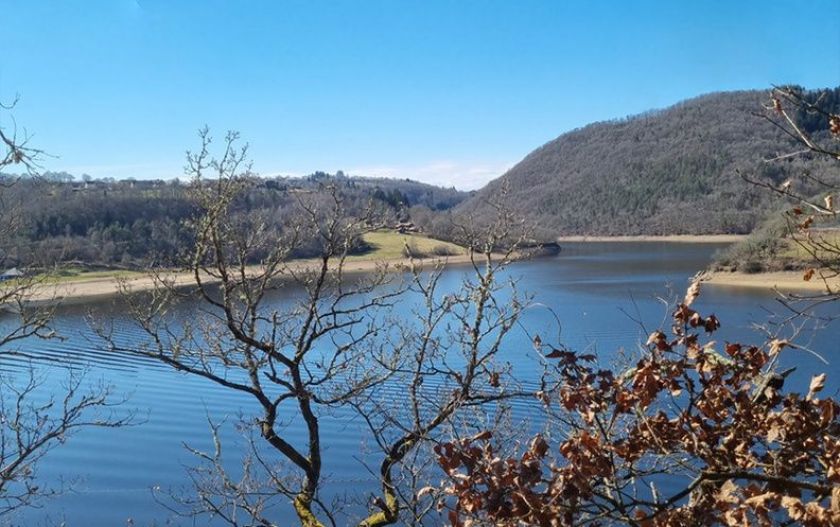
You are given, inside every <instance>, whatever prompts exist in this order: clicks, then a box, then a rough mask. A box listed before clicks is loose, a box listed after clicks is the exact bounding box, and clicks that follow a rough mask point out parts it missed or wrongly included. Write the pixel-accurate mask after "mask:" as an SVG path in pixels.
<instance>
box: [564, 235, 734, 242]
mask: <svg viewBox="0 0 840 527" xmlns="http://www.w3.org/2000/svg"><path fill="white" fill-rule="evenodd" d="M747 236H748V235H746V234H670V235H667V236H649V235H640V236H561V237H559V238H557V241H558V242H560V243H563V242H675V243H735V242H739V241H741V240H743V239H745V238H746V237H747Z"/></svg>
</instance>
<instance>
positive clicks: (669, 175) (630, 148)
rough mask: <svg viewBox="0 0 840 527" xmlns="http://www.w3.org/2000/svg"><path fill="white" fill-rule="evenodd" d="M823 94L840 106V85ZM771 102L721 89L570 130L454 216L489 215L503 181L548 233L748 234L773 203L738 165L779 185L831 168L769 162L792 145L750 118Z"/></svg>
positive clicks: (517, 204) (516, 204)
mask: <svg viewBox="0 0 840 527" xmlns="http://www.w3.org/2000/svg"><path fill="white" fill-rule="evenodd" d="M822 93H824V95H825V96H827V100H828V101H829V102H830V103H831V105H832V106H833V107H835V108H836V107H837V106H838V104H840V88H837V89H834V90H828V91H825V92H822ZM767 99H768V92H767V91H741V92H728V93H716V94H710V95H704V96H701V97H698V98H695V99H690V100H687V101H684V102H682V103H679V104H677V105H675V106H672V107H670V108H667V109H664V110H658V111H654V112H648V113H645V114H641V115H638V116H634V117H631V118H628V119H623V120H618V121H610V122H602V123H595V124H591V125H589V126H586V127H584V128H581V129H578V130H574V131H571V132H569V133H566V134H563V135H561V136H560V137H558V138H557V139H555V140H553V141H551V142H549V143H547V144H545V145H543V146H541V147H540V148H538V149H536V150H534V151H533V152H532V153H530V154H529V155H528V156H527V157H525V159H523V160H522V161H521V162H520V163H519V164H517V165H516V166H514V167H513V168H511V169H510V170H509V171H508V172H507V173H506V174H504V175H503V176H502V177H501V178H499V179H497V180H494V181H493V182H491V183H490V184H488V185H487V186H486V187H485V188H484V189H482V190H481V191H479V192H478V193H477V194H476V195H475V196H474V197H472V198H471V199H469V200H467V201H465V202H464V203H463V204H461V205H460V206H459V207H458V208H457V209H456V214H458V215H472V216H474V217H475V218H476V219H477V220H478V221H481V220H482V219H485V218H489V217H490V214H491V212H490V207H488V206H487V205H486V204H487V201H488V199H490V198H493V197H494V196H498V194H499V192H500V190H501V189H502V188H503V187H504V186H505V185H506V186H507V187H508V190H509V195H508V198H507V200H508V204H509V206H510V207H512V209H513V210H514V211H517V212H519V213H521V214H524V215H525V216H526V218H527V219H528V220H530V221H532V222H534V223H536V225H537V226H538V228H539V230H540V231H541V232H540V234H541V235H543V236H558V235H572V234H577V235H580V234H584V235H621V234H624V235H632V234H707V233H745V232H749V231H750V230H751V229H752V228H753V227H754V226H755V225H756V223H757V222H758V221H759V220H760V219H761V218H762V217H763V216H764V215H765V213H766V212H767V210H768V208H770V207H772V205H771V203H772V200H771V199H770V196H768V195H767V193H766V192H764V191H760V190H757V189H754V188H752V187H751V186H750V185H749V184H747V183H746V182H744V181H743V180H742V179H741V177H740V176H739V174H738V171H739V170H740V171H742V172H743V173H747V174H750V175H752V176H759V177H765V178H771V179H772V180H773V181H775V182H777V183H781V182H782V181H784V180H785V179H787V178H788V177H789V176H790V175H792V174H794V173H800V172H801V171H803V170H811V171H813V172H823V171H828V170H830V169H831V167H830V166H829V165H828V164H827V163H826V162H825V161H823V160H813V159H808V158H798V159H792V160H790V161H787V162H785V163H768V162H766V161H764V159H766V158H771V157H774V156H777V155H779V154H781V153H787V152H791V151H793V150H794V149H795V148H794V147H793V145H792V143H791V141H790V140H786V138H785V137H784V136H783V135H782V134H781V133H780V132H779V131H778V130H777V129H776V128H774V127H773V126H772V125H771V124H769V123H767V122H766V121H764V120H763V119H761V118H760V117H757V116H756V115H754V113H755V112H760V111H762V107H761V104H762V103H765V102H766V101H767ZM805 121H808V122H807V123H806V124H807V126H811V127H813V128H814V129H818V128H819V127H820V126H824V125H822V123H819V122H817V121H814V120H813V119H811V120H809V119H805ZM811 121H813V122H811Z"/></svg>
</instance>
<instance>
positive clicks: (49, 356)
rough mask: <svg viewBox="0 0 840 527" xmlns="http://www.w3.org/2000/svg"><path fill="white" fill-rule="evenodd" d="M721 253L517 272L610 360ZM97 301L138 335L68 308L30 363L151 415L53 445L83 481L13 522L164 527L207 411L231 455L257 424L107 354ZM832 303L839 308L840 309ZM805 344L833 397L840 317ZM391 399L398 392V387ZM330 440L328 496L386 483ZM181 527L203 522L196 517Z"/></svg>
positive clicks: (55, 455) (712, 247)
mask: <svg viewBox="0 0 840 527" xmlns="http://www.w3.org/2000/svg"><path fill="white" fill-rule="evenodd" d="M720 248H722V246H721V245H716V244H680V243H659V242H644V243H615V242H611V243H585V244H583V243H581V244H578V243H570V244H566V245H564V247H563V251H562V253H561V254H560V255H558V256H556V257H550V258H543V259H537V260H532V261H527V262H519V263H516V264H514V265H512V266H511V267H510V268H509V270H508V271H507V272H508V273H509V274H510V275H511V276H513V277H517V278H519V280H520V288H521V289H522V290H524V291H529V292H531V293H533V294H534V296H535V300H536V301H537V302H539V303H540V304H543V305H545V306H549V307H550V308H551V309H552V310H554V312H555V313H556V314H557V315H558V316H559V319H560V321H561V322H562V342H563V343H564V344H565V345H567V346H568V347H570V348H572V349H575V350H582V349H590V350H593V351H596V352H597V353H598V355H599V360H600V361H601V362H604V363H609V362H610V360H611V359H614V358H615V357H616V356H617V354H618V353H620V352H621V351H622V350H625V351H631V352H632V350H634V349H636V348H637V346H638V343H639V342H640V341H644V340H645V339H646V338H647V335H648V333H649V332H650V331H652V330H653V329H656V328H657V327H660V326H662V325H664V326H665V327H667V326H668V325H669V314H670V310H669V309H668V308H667V305H666V304H667V302H668V301H673V300H675V299H676V298H682V296H683V294H684V292H685V289H686V286H687V283H688V279H689V277H690V276H692V275H693V274H694V273H695V272H697V271H698V270H700V269H702V268H704V267H705V266H706V264H707V263H708V262H709V260H710V259H711V257H712V255H713V253H714V252H715V251H716V250H718V249H720ZM466 272H467V270H466V269H465V268H463V267H452V268H450V269H447V270H446V271H445V272H444V275H443V278H442V285H443V286H444V290H454V289H455V288H456V287H457V286H458V284H459V283H460V281H461V279H462V277H463V276H464V273H466ZM287 294H288V295H291V294H293V293H292V292H289V293H285V292H282V291H281V292H279V293H278V294H277V296H276V298H274V299H273V301H275V302H281V303H282V302H284V301H287V298H286V295H287ZM193 307H194V306H190V305H184V306H180V308H179V309H180V310H181V311H182V316H189V315H190V312H191V310H192V309H193ZM695 307H696V308H697V309H698V310H699V311H701V312H702V313H705V314H709V313H715V314H716V315H718V317H719V318H720V319H721V321H722V328H721V330H720V331H719V332H718V333H717V334H716V335H715V338H716V339H717V340H718V341H735V340H738V341H750V342H756V343H757V342H762V341H763V336H762V334H761V333H760V332H759V331H757V330H756V329H754V327H753V325H754V324H767V323H768V322H771V323H772V322H773V321H774V320H779V316H780V315H783V314H785V312H784V310H783V308H782V306H781V305H780V304H779V303H778V302H777V301H776V299H775V296H774V294H773V293H772V292H765V291H759V290H754V289H733V288H723V287H713V286H708V287H705V288H704V290H703V293H702V295H701V297H700V299H699V300H698V302H697V303H696V306H695ZM91 309H92V310H93V312H94V313H95V314H97V316H99V317H108V318H111V319H112V320H113V322H114V324H115V327H116V328H117V330H118V337H119V338H120V339H121V340H122V341H124V342H131V341H132V339H136V338H139V337H138V334H137V332H136V330H134V329H132V328H131V326H130V325H129V324H128V322H127V321H126V320H125V319H124V315H121V313H120V307H119V305H118V304H117V305H111V304H107V305H106V304H101V305H94V306H87V307H79V306H75V307H67V308H63V309H61V310H60V311H59V313H58V316H57V318H56V321H55V327H56V330H57V331H58V333H59V334H60V335H61V336H62V337H63V338H62V340H51V341H34V340H32V341H25V342H22V343H19V344H18V347H19V348H20V349H21V350H24V351H27V352H28V353H29V354H30V355H32V356H33V359H32V360H33V364H34V365H35V367H36V368H37V370H38V371H39V373H40V375H42V376H43V377H44V382H45V384H44V387H43V388H44V389H46V390H50V389H57V387H58V386H60V384H61V383H62V382H63V381H65V380H66V378H67V371H68V368H69V369H72V370H73V371H76V372H81V371H84V374H85V378H86V379H87V380H88V381H89V382H99V381H104V382H105V383H107V384H110V385H113V386H114V389H115V395H116V396H117V397H125V398H127V402H125V403H124V404H123V405H122V407H121V408H119V409H118V410H117V411H118V412H121V411H136V412H137V414H138V416H139V417H140V418H141V421H142V422H141V423H139V424H137V425H136V426H132V427H128V428H123V429H107V430H95V429H88V430H82V431H80V432H79V433H77V434H76V435H74V436H73V437H72V438H71V439H70V440H69V441H68V442H67V443H66V444H64V445H61V446H60V447H59V448H56V449H55V450H54V451H52V452H50V454H49V455H48V457H47V458H45V459H44V460H43V461H42V463H41V465H40V467H39V471H40V477H41V478H42V479H43V480H44V481H49V482H58V481H60V480H61V479H62V478H63V479H64V480H67V481H68V482H69V483H72V490H70V491H69V492H67V493H65V494H63V495H61V496H59V497H57V498H55V499H52V500H49V501H46V502H43V504H42V505H43V507H42V508H39V509H32V510H28V511H23V512H21V513H20V514H18V515H17V516H15V517H14V518H12V520H11V521H12V524H15V525H38V524H50V523H51V522H52V524H57V523H59V522H61V521H64V520H66V522H67V525H70V526H74V525H80V526H81V525H125V524H126V522H127V520H128V519H129V518H131V519H132V520H133V521H134V522H135V524H136V525H149V524H151V523H152V522H157V523H158V524H162V523H165V521H166V520H167V518H168V517H169V516H170V513H168V511H167V510H166V509H164V508H163V507H162V506H160V505H159V504H158V503H157V502H156V501H155V498H154V496H153V494H152V492H151V489H152V488H153V487H158V488H162V489H169V488H177V487H179V486H185V485H187V484H188V480H187V477H186V472H185V467H186V466H189V465H192V464H194V460H193V458H192V456H191V455H190V454H189V453H188V452H187V451H186V450H185V448H184V446H183V444H184V443H188V444H190V445H191V446H194V447H197V448H201V449H207V448H210V445H211V442H210V433H209V429H208V425H207V419H208V417H209V418H210V419H212V420H214V421H221V420H223V419H225V418H227V422H226V424H225V426H223V428H222V431H221V434H222V437H223V439H224V441H225V445H226V452H228V453H229V454H230V456H231V457H232V458H234V461H235V459H236V457H237V456H236V454H237V448H241V447H242V445H243V441H242V439H241V438H240V436H239V434H238V433H237V432H236V430H235V429H234V428H235V426H234V425H235V423H236V421H237V420H238V419H239V417H240V415H241V416H244V417H246V418H247V416H248V415H249V412H250V411H251V410H252V409H253V405H252V404H251V401H250V400H248V399H246V398H244V397H241V396H236V395H232V394H231V393H230V392H229V391H227V390H224V389H220V388H219V387H217V386H215V385H213V384H211V383H209V382H208V381H205V380H202V379H197V378H193V377H189V376H186V375H183V374H179V373H177V372H174V371H172V370H171V369H169V368H167V367H164V366H162V365H160V364H159V363H156V362H154V361H152V360H148V359H144V358H140V357H137V356H133V355H125V354H116V353H110V352H105V351H103V350H102V344H101V343H100V342H98V340H97V339H96V337H95V335H94V334H93V333H92V331H91V330H90V329H89V327H88V322H87V317H88V315H89V311H90V310H91ZM394 309H395V310H396V311H395V313H394V314H396V315H397V316H400V315H402V316H405V317H407V316H409V311H408V308H407V307H405V306H404V305H402V304H400V305H398V306H397V307H395V308H394ZM826 309H834V310H835V312H836V309H837V308H836V307H834V308H832V307H831V306H828V307H827V308H826ZM401 310H404V312H403V311H401ZM774 313H775V314H774ZM523 324H524V325H525V326H526V327H527V328H528V329H529V330H530V331H532V332H536V333H544V334H550V333H552V332H556V325H555V323H554V318H553V315H551V313H550V312H549V311H548V310H547V309H545V308H540V307H534V308H531V309H529V310H527V311H526V312H525V315H524V317H523ZM798 342H800V343H802V344H805V345H807V347H808V348H810V349H813V350H818V351H819V352H820V353H821V354H822V355H823V356H824V357H825V358H826V359H827V360H828V361H829V364H828V365H824V364H822V363H821V362H820V361H819V359H818V358H816V357H815V356H813V355H811V354H808V353H805V352H802V351H795V350H789V351H786V352H785V353H784V354H783V356H782V359H783V360H782V362H783V366H784V365H795V366H797V370H796V372H794V374H793V375H792V376H791V377H790V378H789V379H788V383H790V385H792V386H796V387H797V388H799V389H801V390H803V391H807V385H808V381H809V379H810V376H811V374H813V373H814V372H817V371H826V372H828V374H829V379H828V383H827V385H826V394H827V395H829V394H830V395H836V394H837V391H838V387H840V383H839V382H838V381H840V367H838V364H840V325H838V324H836V323H832V324H829V325H828V326H827V327H826V328H822V329H821V330H819V331H813V329H812V328H811V327H810V326H807V327H805V328H802V329H801V332H800V334H799V336H798ZM530 348H531V346H530V341H529V339H528V338H527V337H526V336H525V335H524V333H517V334H514V335H512V337H511V338H510V340H509V341H508V343H507V348H506V351H505V353H506V355H505V359H506V360H508V361H509V362H510V363H511V364H512V367H513V368H514V371H516V372H519V374H520V375H521V376H522V377H523V378H528V376H529V375H531V374H533V373H534V371H535V368H536V366H537V364H538V363H537V361H536V360H535V359H534V357H533V356H530V355H529V354H528V353H523V352H522V351H521V350H523V349H530ZM28 365H29V363H28V362H25V361H23V360H22V359H19V358H12V357H0V371H2V372H3V373H4V375H7V376H9V375H11V376H16V375H18V376H19V375H20V374H21V372H23V371H25V370H26V369H27V367H28ZM393 393H394V397H398V396H399V395H398V390H394V391H393ZM533 410H534V408H533V406H532V405H530V404H526V403H522V404H520V405H518V406H516V407H515V408H514V417H515V419H522V420H528V419H530V418H531V417H532V414H533ZM289 434H290V436H291V437H292V438H293V439H295V438H300V437H301V436H300V434H296V433H295V429H294V426H291V427H290V429H289ZM322 437H323V442H324V443H325V444H326V445H327V451H326V454H325V462H324V466H325V468H326V472H328V473H329V483H328V484H327V487H326V489H325V491H326V492H327V493H334V494H340V493H342V492H345V491H348V490H351V489H353V490H359V489H361V490H364V489H366V488H373V487H374V486H375V483H376V481H375V479H374V478H373V477H371V476H369V475H368V473H367V472H365V471H364V470H363V469H360V466H359V462H358V461H357V458H358V456H359V452H360V445H361V444H362V442H363V441H364V440H365V437H364V434H363V433H362V432H360V427H359V425H358V423H354V421H353V419H352V418H351V417H350V416H347V415H336V416H335V418H328V419H324V420H322ZM276 514H278V515H282V514H283V513H282V511H278V512H277V513H276ZM173 523H175V524H177V525H181V524H184V525H190V524H192V523H191V522H190V521H189V520H185V519H175V520H173ZM197 524H201V525H203V524H205V522H204V521H198V522H197Z"/></svg>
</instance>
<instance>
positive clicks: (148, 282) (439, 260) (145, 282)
mask: <svg viewBox="0 0 840 527" xmlns="http://www.w3.org/2000/svg"><path fill="white" fill-rule="evenodd" d="M480 258H481V256H480V255H476V259H480ZM471 261H472V260H471V258H470V256H469V255H467V254H462V255H454V256H445V257H434V258H419V259H415V260H414V263H415V265H418V266H421V267H427V268H431V267H433V266H436V265H447V266H449V265H467V264H470V263H471ZM409 263H410V260H408V259H406V258H399V259H385V260H361V261H354V260H352V259H350V260H348V261H346V262H345V264H344V268H343V271H342V272H343V273H344V274H347V275H355V274H365V273H371V272H373V271H376V270H377V269H380V268H382V267H383V266H387V269H388V270H390V271H395V272H396V271H400V270H404V269H406V268H407V266H408V265H409ZM317 265H319V262H315V261H311V260H304V261H299V262H293V263H292V264H290V268H291V270H292V271H294V272H297V273H300V272H305V271H308V270H314V269H316V267H317ZM257 271H258V269H256V268H255V269H254V272H257ZM158 275H159V276H160V277H161V278H163V279H165V280H166V281H167V282H168V283H170V284H171V285H172V286H174V287H176V288H182V287H183V288H186V287H190V286H193V285H195V278H194V275H193V274H192V273H191V272H166V271H159V272H158ZM214 281H215V280H213V279H211V278H209V277H207V278H205V282H206V283H213V282H214ZM158 283H159V281H158V280H156V279H155V278H154V277H153V276H152V275H151V274H149V275H139V276H131V277H123V278H117V277H115V276H109V277H102V278H94V279H85V278H80V279H79V280H68V281H64V282H59V283H45V284H38V285H35V286H33V288H32V291H30V293H29V294H27V298H26V301H27V302H32V303H34V304H39V303H43V304H61V305H77V304H86V303H92V302H98V301H102V300H108V299H110V298H114V297H117V296H119V295H120V292H121V290H122V287H125V288H127V289H128V290H130V291H131V292H132V293H134V292H138V293H139V292H143V291H151V290H153V289H155V287H156V286H157V285H158ZM2 307H3V306H0V310H2Z"/></svg>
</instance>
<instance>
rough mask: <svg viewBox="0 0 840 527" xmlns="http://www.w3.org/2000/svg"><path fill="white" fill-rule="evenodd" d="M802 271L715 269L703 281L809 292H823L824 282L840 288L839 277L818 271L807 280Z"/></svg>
mask: <svg viewBox="0 0 840 527" xmlns="http://www.w3.org/2000/svg"><path fill="white" fill-rule="evenodd" d="M802 275H803V273H802V271H773V272H767V273H751V274H748V273H739V272H737V271H736V272H727V271H715V272H710V273H708V274H707V275H706V276H705V277H704V278H703V282H704V283H706V284H709V285H713V286H721V287H744V288H750V289H765V290H773V289H778V290H780V291H803V292H805V291H807V292H810V293H824V292H826V291H827V287H826V284H828V286H830V287H831V288H832V290H835V291H836V290H840V278H837V277H835V278H826V279H825V280H823V279H822V278H820V276H819V273H816V274H814V276H813V277H812V278H811V280H809V281H807V282H806V281H805V280H804V279H803V278H802Z"/></svg>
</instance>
